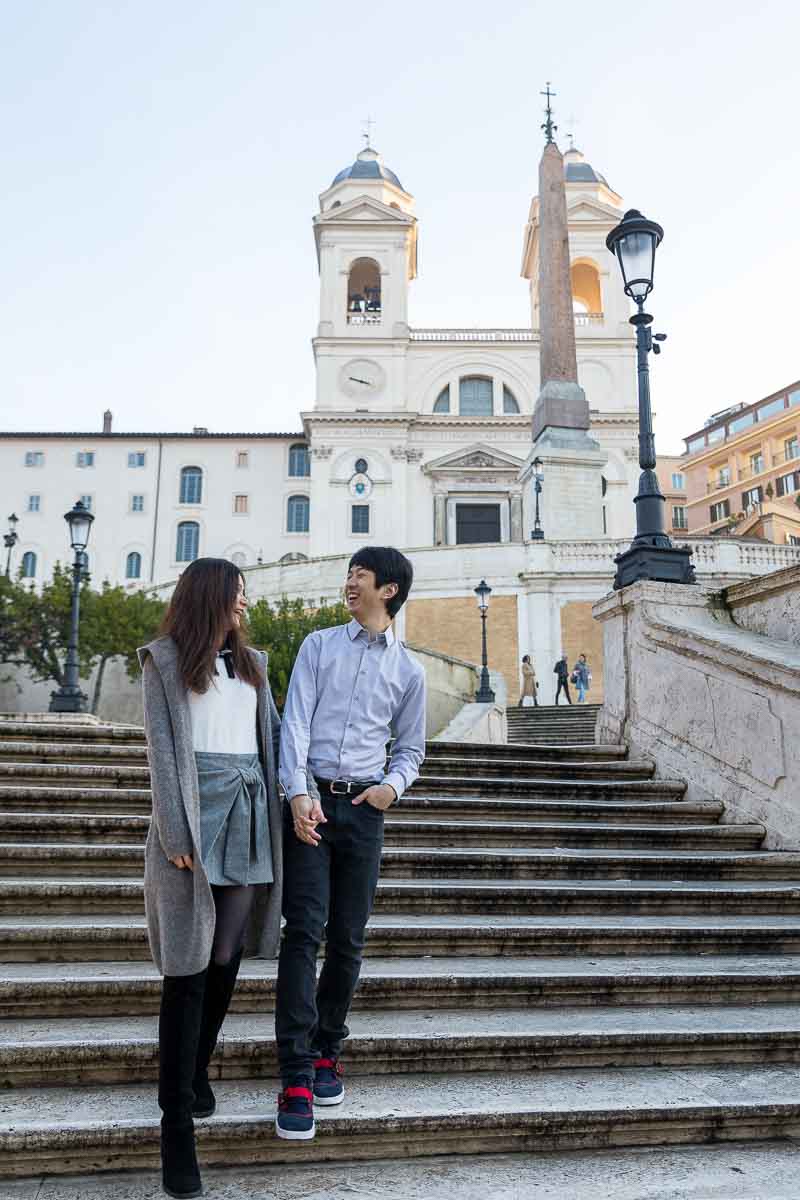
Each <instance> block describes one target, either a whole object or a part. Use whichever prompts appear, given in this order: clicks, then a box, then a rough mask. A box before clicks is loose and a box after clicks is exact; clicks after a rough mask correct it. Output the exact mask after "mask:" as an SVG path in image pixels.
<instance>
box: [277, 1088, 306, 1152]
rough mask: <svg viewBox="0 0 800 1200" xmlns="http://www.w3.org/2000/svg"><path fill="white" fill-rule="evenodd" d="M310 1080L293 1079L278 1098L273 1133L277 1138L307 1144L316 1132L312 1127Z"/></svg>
mask: <svg viewBox="0 0 800 1200" xmlns="http://www.w3.org/2000/svg"><path fill="white" fill-rule="evenodd" d="M310 1084H311V1080H310V1079H308V1078H307V1077H306V1076H305V1075H300V1076H298V1077H297V1078H296V1079H293V1080H292V1081H291V1083H290V1084H288V1085H287V1086H286V1087H285V1088H284V1089H283V1091H282V1092H281V1093H280V1095H279V1096H278V1115H277V1117H276V1118H275V1132H276V1133H277V1135H278V1137H279V1138H286V1139H287V1140H289V1141H297V1142H307V1141H310V1139H311V1138H313V1136H314V1133H315V1132H316V1130H315V1127H314V1096H313V1093H312V1091H311V1087H310Z"/></svg>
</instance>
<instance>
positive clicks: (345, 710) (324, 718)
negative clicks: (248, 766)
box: [278, 620, 425, 799]
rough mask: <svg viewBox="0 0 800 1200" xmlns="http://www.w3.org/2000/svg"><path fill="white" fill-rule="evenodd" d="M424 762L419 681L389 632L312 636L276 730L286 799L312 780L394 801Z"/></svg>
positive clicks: (337, 630) (348, 628) (345, 630)
mask: <svg viewBox="0 0 800 1200" xmlns="http://www.w3.org/2000/svg"><path fill="white" fill-rule="evenodd" d="M392 733H394V736H395V739H396V740H395V743H394V746H393V748H392V757H391V761H390V762H389V768H388V770H386V743H387V742H388V741H389V739H390V737H391V736H392ZM424 757H425V673H424V671H423V670H422V667H421V666H420V665H419V663H418V662H416V661H415V660H414V659H413V658H412V657H411V655H410V654H409V652H408V651H407V650H406V648H405V646H404V645H403V644H402V642H399V641H398V640H397V638H396V637H395V636H394V632H393V631H392V629H391V628H389V629H387V630H386V633H381V634H377V635H375V634H372V635H370V633H369V632H368V631H367V630H366V629H364V628H363V626H361V625H359V623H358V621H355V620H354V621H350V623H349V624H348V625H335V626H334V627H333V628H332V629H317V630H315V631H314V633H310V634H309V635H308V637H307V638H306V639H305V641H304V642H303V644H302V646H301V647H300V652H299V653H298V655H297V659H296V661H295V664H294V670H293V671H292V678H291V680H290V682H289V692H288V695H287V697H286V706H285V708H284V711H283V720H282V722H281V755H280V768H279V772H278V774H279V777H280V781H281V784H282V785H283V788H284V791H285V792H286V795H287V796H288V797H289V798H290V799H291V797H292V796H299V795H302V794H303V793H307V792H308V775H309V774H310V775H315V776H316V777H317V778H318V779H352V780H359V781H366V780H368V779H369V780H374V781H375V783H388V784H391V786H392V787H393V788H394V790H395V792H396V793H397V796H398V798H399V797H400V796H402V794H403V792H404V791H405V790H406V789H407V788H409V787H410V786H411V784H412V783H413V782H414V780H415V779H416V778H417V775H418V774H419V768H420V764H421V763H422V760H423V758H424Z"/></svg>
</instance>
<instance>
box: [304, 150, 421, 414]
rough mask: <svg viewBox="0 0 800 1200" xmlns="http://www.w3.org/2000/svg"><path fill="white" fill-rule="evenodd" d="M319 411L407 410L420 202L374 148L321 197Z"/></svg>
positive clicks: (318, 228)
mask: <svg viewBox="0 0 800 1200" xmlns="http://www.w3.org/2000/svg"><path fill="white" fill-rule="evenodd" d="M314 237H315V240H316V245H317V261H318V263H319V277H320V304H319V325H318V327H317V336H316V337H315V339H314V354H315V358H316V363H317V395H316V403H315V409H317V410H319V409H328V410H334V411H351V412H352V411H354V410H355V411H364V410H367V411H369V412H376V411H391V410H396V409H401V408H403V407H404V406H405V367H404V350H405V347H406V345H407V342H408V285H409V283H410V281H411V280H412V279H414V278H415V276H416V273H417V219H416V217H415V216H414V198H413V196H412V195H411V194H410V193H409V192H407V191H405V189H404V188H403V185H402V184H401V183H400V180H399V179H398V177H397V176H396V175H395V173H394V171H391V170H390V169H389V168H388V167H387V166H385V164H384V162H383V159H382V157H381V155H380V154H378V152H377V151H376V150H373V148H372V147H371V146H369V145H366V146H365V147H364V149H363V150H361V152H360V153H359V154H358V155H357V157H356V159H355V162H353V163H352V164H351V165H350V166H349V167H345V168H344V170H342V171H340V172H339V173H338V175H336V177H335V178H334V180H333V183H332V184H331V186H330V187H329V188H328V189H327V190H326V191H324V192H323V193H322V195H321V196H320V198H319V212H318V213H317V214H316V216H315V217H314Z"/></svg>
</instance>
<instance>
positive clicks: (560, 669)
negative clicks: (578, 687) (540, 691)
mask: <svg viewBox="0 0 800 1200" xmlns="http://www.w3.org/2000/svg"><path fill="white" fill-rule="evenodd" d="M553 674H554V675H557V676H558V687H557V688H556V698H555V703H556V704H558V697H559V696H560V695H561V691H562V689H563V691H564V695H565V696H566V697H567V704H572V698H571V696H570V694H569V666H568V665H567V653H566V651H565V650H562V651H561V658H560V659H559V660H558V662H557V663H556V665H555V666H554V667H553Z"/></svg>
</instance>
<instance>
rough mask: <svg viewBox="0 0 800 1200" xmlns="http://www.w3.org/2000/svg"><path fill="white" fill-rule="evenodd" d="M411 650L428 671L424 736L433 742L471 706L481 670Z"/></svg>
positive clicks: (471, 665)
mask: <svg viewBox="0 0 800 1200" xmlns="http://www.w3.org/2000/svg"><path fill="white" fill-rule="evenodd" d="M408 649H409V650H410V651H411V654H412V656H413V657H414V658H415V659H416V660H417V662H418V663H420V665H421V666H422V667H423V669H424V671H425V693H426V701H427V712H426V720H425V736H426V737H428V738H432V737H435V736H436V735H437V734H438V733H441V731H442V730H443V729H444V728H445V727H446V726H447V725H449V724H450V722H451V721H452V720H453V719H454V717H456V716H458V714H459V713H460V712H461V711H462V709H463V708H464V705H465V704H472V701H473V699H474V696H475V693H476V691H477V690H478V687H479V686H480V680H479V672H478V668H477V667H476V666H475V665H474V664H473V663H469V662H462V660H461V659H458V658H450V657H449V655H447V654H437V653H436V651H434V650H425V649H423V648H422V647H421V646H409V647H408Z"/></svg>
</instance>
